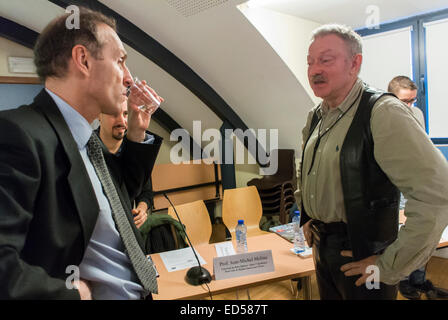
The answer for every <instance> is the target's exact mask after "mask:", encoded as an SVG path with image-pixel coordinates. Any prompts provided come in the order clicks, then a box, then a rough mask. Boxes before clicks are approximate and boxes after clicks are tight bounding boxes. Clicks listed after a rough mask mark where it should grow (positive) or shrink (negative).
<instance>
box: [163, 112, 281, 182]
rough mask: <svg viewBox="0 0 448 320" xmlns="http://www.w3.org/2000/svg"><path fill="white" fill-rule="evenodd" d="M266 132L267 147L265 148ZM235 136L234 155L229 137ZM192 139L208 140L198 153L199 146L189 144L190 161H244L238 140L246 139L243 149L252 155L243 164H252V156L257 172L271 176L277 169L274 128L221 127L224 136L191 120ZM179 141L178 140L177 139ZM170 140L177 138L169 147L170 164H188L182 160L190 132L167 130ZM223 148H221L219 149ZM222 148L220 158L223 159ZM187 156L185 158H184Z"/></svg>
mask: <svg viewBox="0 0 448 320" xmlns="http://www.w3.org/2000/svg"><path fill="white" fill-rule="evenodd" d="M268 133H269V147H268ZM234 137H236V138H237V139H236V145H235V154H234V144H233V140H234ZM192 138H193V140H194V141H196V142H209V143H208V144H207V145H205V146H204V148H203V150H202V152H201V149H200V147H199V145H193V159H194V160H193V161H192V163H193V164H200V163H202V162H204V163H206V164H212V163H216V164H246V162H245V151H244V149H245V146H244V144H243V143H242V142H241V141H244V140H246V141H247V150H248V151H249V153H250V154H251V155H252V157H248V161H247V164H255V163H256V160H255V157H256V158H257V159H258V162H259V164H260V165H261V167H260V170H259V173H260V175H273V174H275V173H276V172H277V169H278V153H277V152H273V151H274V150H276V149H278V129H269V130H267V129H258V130H255V129H247V130H246V131H243V130H241V129H235V130H233V129H225V130H224V137H222V135H221V132H220V131H219V130H218V129H214V128H211V129H206V130H204V132H202V130H201V121H193V137H192ZM179 140H180V141H179ZM170 141H178V143H177V144H176V145H174V146H173V147H172V148H171V150H170V160H171V163H174V164H180V163H190V160H185V159H186V158H187V157H186V155H189V154H190V134H189V133H188V131H187V130H185V129H175V130H173V131H172V132H171V135H170ZM223 148H224V149H223ZM223 151H224V159H223ZM188 158H189V157H188Z"/></svg>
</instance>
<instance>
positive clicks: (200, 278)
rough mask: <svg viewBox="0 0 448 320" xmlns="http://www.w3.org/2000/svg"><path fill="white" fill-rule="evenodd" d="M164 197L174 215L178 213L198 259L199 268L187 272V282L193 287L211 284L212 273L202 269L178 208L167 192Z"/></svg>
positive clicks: (178, 218)
mask: <svg viewBox="0 0 448 320" xmlns="http://www.w3.org/2000/svg"><path fill="white" fill-rule="evenodd" d="M163 196H164V197H165V198H166V200H168V202H169V203H170V205H171V207H172V208H173V209H174V213H176V217H177V220H179V222H180V224H181V226H182V230H183V231H184V233H185V236H186V237H187V240H188V244H189V245H190V247H191V250H193V253H194V256H195V257H196V260H197V261H198V266H197V267H192V268H190V269H189V270H188V271H187V274H186V275H185V281H187V283H189V284H191V285H193V286H198V285H201V284H203V283H210V282H211V281H212V276H211V275H210V272H208V270H207V269H205V268H203V267H201V262H200V261H199V258H198V256H197V254H196V250H194V247H193V245H192V244H191V241H190V238H189V237H188V234H187V231H185V227H184V224H183V223H182V221H181V220H180V217H179V215H178V214H177V211H176V208H175V207H174V205H173V203H172V202H171V200H170V199H169V198H168V196H167V195H166V193H165V192H164V193H163Z"/></svg>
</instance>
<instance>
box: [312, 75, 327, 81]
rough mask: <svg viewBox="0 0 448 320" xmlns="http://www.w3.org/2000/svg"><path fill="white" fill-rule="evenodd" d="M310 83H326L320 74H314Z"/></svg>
mask: <svg viewBox="0 0 448 320" xmlns="http://www.w3.org/2000/svg"><path fill="white" fill-rule="evenodd" d="M311 81H312V82H321V81H324V82H325V81H326V79H325V77H324V76H323V75H321V74H315V75H314V76H312V77H311Z"/></svg>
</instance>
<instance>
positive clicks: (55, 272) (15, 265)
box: [0, 90, 162, 299]
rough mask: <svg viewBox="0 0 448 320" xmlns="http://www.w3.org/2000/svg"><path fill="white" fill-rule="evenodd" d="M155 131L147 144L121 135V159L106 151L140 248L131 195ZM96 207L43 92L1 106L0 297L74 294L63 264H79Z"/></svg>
mask: <svg viewBox="0 0 448 320" xmlns="http://www.w3.org/2000/svg"><path fill="white" fill-rule="evenodd" d="M153 135H154V134H153ZM154 136H155V137H156V141H155V143H154V144H152V145H147V144H139V143H134V142H131V141H129V140H127V139H125V140H124V142H123V143H124V145H123V152H122V154H121V155H120V157H119V158H117V157H115V156H113V155H111V154H110V153H108V152H105V159H106V162H107V165H108V166H109V169H110V172H111V175H112V178H113V180H114V183H115V185H116V187H117V190H118V193H119V195H120V198H121V200H122V203H123V206H124V207H125V211H126V212H127V214H128V218H129V221H130V222H132V223H131V226H132V227H133V229H134V233H135V235H136V237H137V240H138V241H139V243H140V245H141V247H142V249H143V247H144V243H143V241H142V238H141V235H140V233H139V232H138V230H137V229H136V228H135V224H134V223H133V218H132V214H131V212H130V208H129V197H131V198H133V197H135V196H137V195H138V194H139V193H140V192H141V189H142V187H143V183H144V182H145V181H147V180H148V178H149V176H150V174H151V170H152V168H153V165H154V162H155V159H156V156H157V153H158V151H159V148H160V145H161V141H162V139H161V138H160V137H158V136H156V135H154ZM103 149H104V150H106V148H105V147H104V148H103ZM98 212H99V208H98V203H97V200H96V197H95V193H94V190H93V187H92V185H91V182H90V179H89V177H88V174H87V171H86V169H85V166H84V163H83V161H82V158H81V156H80V154H79V151H78V147H77V145H76V143H75V141H74V139H73V137H72V135H71V133H70V130H69V128H68V126H67V124H66V122H65V120H64V118H63V117H62V114H61V113H60V111H59V109H58V108H57V106H56V104H55V103H54V101H53V99H52V98H51V97H50V96H49V95H48V93H47V92H46V91H45V90H42V91H41V92H40V93H39V95H37V96H36V97H35V99H34V102H33V103H32V104H31V105H28V106H22V107H20V108H18V109H14V110H8V111H3V112H0V299H5V298H13V299H73V298H74V299H79V298H80V297H79V293H78V291H77V290H69V289H67V287H66V284H65V282H66V278H67V277H68V276H70V275H71V273H70V272H69V271H67V272H68V273H66V268H67V267H68V266H70V265H76V266H78V265H79V264H80V263H81V261H82V258H83V256H84V252H85V249H86V247H87V245H88V243H89V240H90V237H91V235H92V232H93V229H94V227H95V223H96V220H97V216H98Z"/></svg>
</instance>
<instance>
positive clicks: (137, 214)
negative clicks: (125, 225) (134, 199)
mask: <svg viewBox="0 0 448 320" xmlns="http://www.w3.org/2000/svg"><path fill="white" fill-rule="evenodd" d="M147 209H148V206H147V204H146V202H143V201H142V202H140V203H139V204H138V206H137V208H135V209H132V214H133V215H134V223H135V225H136V226H137V228H140V227H141V226H142V225H143V224H144V223H145V221H146V219H148V214H147V213H146V210H147Z"/></svg>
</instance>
